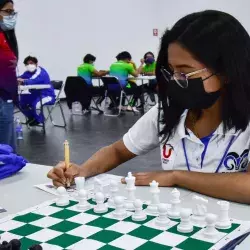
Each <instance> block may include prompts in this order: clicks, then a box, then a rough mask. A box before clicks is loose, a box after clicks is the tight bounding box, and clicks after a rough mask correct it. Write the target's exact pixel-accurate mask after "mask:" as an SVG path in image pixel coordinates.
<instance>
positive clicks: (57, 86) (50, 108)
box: [14, 81, 67, 133]
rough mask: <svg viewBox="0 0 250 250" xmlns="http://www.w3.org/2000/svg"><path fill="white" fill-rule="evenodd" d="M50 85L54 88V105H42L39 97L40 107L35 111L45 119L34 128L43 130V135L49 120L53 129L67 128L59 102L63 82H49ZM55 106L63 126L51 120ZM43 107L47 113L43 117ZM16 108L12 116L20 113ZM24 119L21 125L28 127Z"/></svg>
mask: <svg viewBox="0 0 250 250" xmlns="http://www.w3.org/2000/svg"><path fill="white" fill-rule="evenodd" d="M50 83H51V85H52V86H53V87H54V89H55V94H56V97H55V102H54V104H46V103H42V97H41V96H40V107H39V108H37V110H39V111H40V112H41V114H42V115H43V116H44V117H45V119H44V122H43V123H41V124H38V125H35V127H41V128H42V129H43V132H44V133H45V132H46V123H47V121H48V120H49V119H50V121H51V123H52V124H53V126H55V127H60V128H66V126H67V124H66V119H65V115H64V112H63V108H62V105H61V101H60V95H61V93H62V90H63V88H64V84H63V81H51V82H50ZM57 106H59V108H60V112H61V116H62V119H63V124H62V125H60V124H57V123H55V122H54V120H53V117H52V112H53V111H54V109H55V108H56V107H57ZM44 107H46V108H47V111H48V115H47V116H45V114H44ZM17 108H18V110H17V111H15V112H14V114H17V113H20V112H21V111H20V108H19V107H17ZM25 119H26V122H24V123H22V124H25V125H28V124H27V118H26V117H25ZM28 127H29V126H28Z"/></svg>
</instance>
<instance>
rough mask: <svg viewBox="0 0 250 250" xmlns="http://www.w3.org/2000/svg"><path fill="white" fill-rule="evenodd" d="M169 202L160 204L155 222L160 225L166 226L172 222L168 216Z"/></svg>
mask: <svg viewBox="0 0 250 250" xmlns="http://www.w3.org/2000/svg"><path fill="white" fill-rule="evenodd" d="M167 209H168V208H167V204H163V203H161V204H160V205H159V206H158V212H159V216H158V217H157V218H156V220H155V224H156V225H157V226H159V227H165V226H167V225H168V224H169V223H170V219H169V218H168V213H167Z"/></svg>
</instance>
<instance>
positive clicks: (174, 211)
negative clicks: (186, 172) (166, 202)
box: [168, 188, 181, 219]
mask: <svg viewBox="0 0 250 250" xmlns="http://www.w3.org/2000/svg"><path fill="white" fill-rule="evenodd" d="M171 197H172V198H171V200H170V203H171V208H170V210H169V211H168V217H169V218H170V219H179V218H180V203H181V200H180V192H179V190H178V189H177V188H175V189H174V190H173V191H172V192H171Z"/></svg>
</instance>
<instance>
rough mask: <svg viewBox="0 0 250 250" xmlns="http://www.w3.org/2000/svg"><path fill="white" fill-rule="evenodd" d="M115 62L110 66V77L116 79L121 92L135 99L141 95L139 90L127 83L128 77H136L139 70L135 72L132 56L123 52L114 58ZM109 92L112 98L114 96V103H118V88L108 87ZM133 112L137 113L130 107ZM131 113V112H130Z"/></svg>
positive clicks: (133, 84)
mask: <svg viewBox="0 0 250 250" xmlns="http://www.w3.org/2000/svg"><path fill="white" fill-rule="evenodd" d="M116 59H117V62H115V63H113V64H112V65H111V66H110V75H111V76H115V77H117V78H118V80H119V82H120V84H121V86H122V87H123V90H124V91H125V93H126V94H127V95H133V98H134V99H135V100H136V101H137V99H138V98H139V97H140V95H141V88H140V87H139V86H137V85H136V83H134V82H128V77H129V75H131V76H133V77H138V72H139V71H140V70H141V68H139V69H137V70H135V68H134V65H133V63H131V62H132V56H131V54H130V53H129V52H127V51H123V52H121V53H119V54H118V55H117V57H116ZM110 90H111V91H112V92H113V96H116V98H115V99H116V102H117V103H118V102H119V98H118V97H119V95H120V88H119V87H118V86H110ZM132 109H133V111H134V112H138V110H136V108H135V107H134V105H133V107H132ZM131 111H132V110H131Z"/></svg>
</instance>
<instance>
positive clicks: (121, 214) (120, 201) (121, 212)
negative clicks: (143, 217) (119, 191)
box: [113, 196, 127, 220]
mask: <svg viewBox="0 0 250 250" xmlns="http://www.w3.org/2000/svg"><path fill="white" fill-rule="evenodd" d="M114 203H115V211H114V212H113V216H114V218H116V219H118V220H119V219H124V218H125V217H126V215H127V212H126V210H125V208H124V198H123V197H122V196H116V197H115V198H114Z"/></svg>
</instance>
